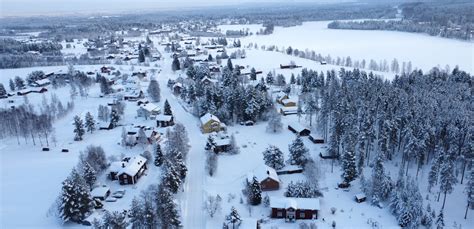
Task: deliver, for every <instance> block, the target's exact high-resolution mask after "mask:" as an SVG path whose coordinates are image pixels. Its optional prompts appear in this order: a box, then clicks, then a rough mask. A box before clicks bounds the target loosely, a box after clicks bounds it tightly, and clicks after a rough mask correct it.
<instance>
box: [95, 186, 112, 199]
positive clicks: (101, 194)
mask: <svg viewBox="0 0 474 229" xmlns="http://www.w3.org/2000/svg"><path fill="white" fill-rule="evenodd" d="M109 195H110V188H109V187H108V186H105V185H104V186H101V187H96V188H94V189H92V191H91V196H92V198H93V199H99V200H105V199H107V197H109Z"/></svg>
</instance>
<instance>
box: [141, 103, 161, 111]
mask: <svg viewBox="0 0 474 229" xmlns="http://www.w3.org/2000/svg"><path fill="white" fill-rule="evenodd" d="M140 107H141V108H143V109H145V110H147V111H149V112H155V111H160V108H159V107H158V106H157V105H155V104H153V103H146V104H142V105H140Z"/></svg>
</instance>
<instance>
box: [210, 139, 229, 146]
mask: <svg viewBox="0 0 474 229" xmlns="http://www.w3.org/2000/svg"><path fill="white" fill-rule="evenodd" d="M214 143H216V146H227V145H230V139H229V138H218V139H215V140H214Z"/></svg>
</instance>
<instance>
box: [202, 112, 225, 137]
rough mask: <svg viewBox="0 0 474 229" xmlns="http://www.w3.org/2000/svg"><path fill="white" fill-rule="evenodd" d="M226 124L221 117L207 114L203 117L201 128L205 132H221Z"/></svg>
mask: <svg viewBox="0 0 474 229" xmlns="http://www.w3.org/2000/svg"><path fill="white" fill-rule="evenodd" d="M223 125H224V124H223V123H221V121H220V120H219V118H218V117H217V116H215V115H212V114H209V113H207V114H205V115H203V116H202V117H201V130H202V132H203V133H212V132H219V131H221V130H223V129H224V128H223V127H224V126H225V125H224V126H223Z"/></svg>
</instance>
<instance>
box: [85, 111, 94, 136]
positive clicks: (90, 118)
mask: <svg viewBox="0 0 474 229" xmlns="http://www.w3.org/2000/svg"><path fill="white" fill-rule="evenodd" d="M85 119H86V123H85V126H86V129H87V131H89V132H91V133H92V131H94V130H95V120H94V117H93V116H92V114H91V113H90V112H87V113H86V118H85Z"/></svg>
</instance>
